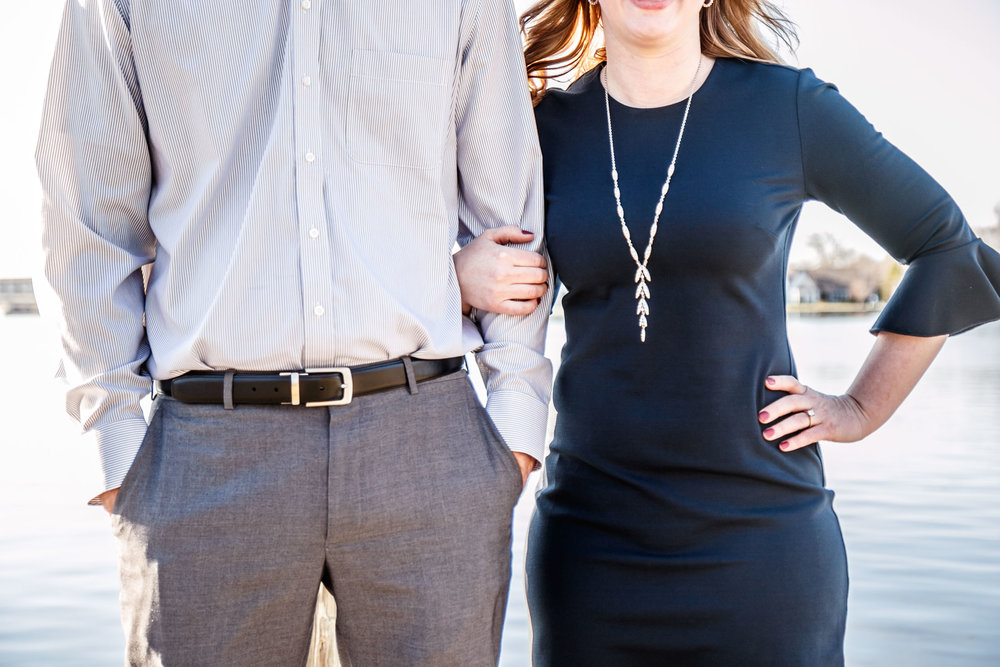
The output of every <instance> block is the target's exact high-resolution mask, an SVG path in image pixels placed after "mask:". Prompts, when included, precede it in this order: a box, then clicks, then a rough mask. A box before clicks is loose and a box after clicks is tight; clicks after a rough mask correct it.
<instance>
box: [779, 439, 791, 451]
mask: <svg viewBox="0 0 1000 667" xmlns="http://www.w3.org/2000/svg"><path fill="white" fill-rule="evenodd" d="M778 447H779V448H781V449H782V450H784V451H787V450H788V448H789V447H791V445H789V444H788V441H787V440H786V441H784V442H783V443H781V444H780V445H778Z"/></svg>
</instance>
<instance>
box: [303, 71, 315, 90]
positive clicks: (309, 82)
mask: <svg viewBox="0 0 1000 667" xmlns="http://www.w3.org/2000/svg"><path fill="white" fill-rule="evenodd" d="M312 82H313V80H312V77H311V76H309V75H308V74H306V75H305V76H303V77H302V85H303V86H305V87H306V88H308V87H309V86H311V85H312Z"/></svg>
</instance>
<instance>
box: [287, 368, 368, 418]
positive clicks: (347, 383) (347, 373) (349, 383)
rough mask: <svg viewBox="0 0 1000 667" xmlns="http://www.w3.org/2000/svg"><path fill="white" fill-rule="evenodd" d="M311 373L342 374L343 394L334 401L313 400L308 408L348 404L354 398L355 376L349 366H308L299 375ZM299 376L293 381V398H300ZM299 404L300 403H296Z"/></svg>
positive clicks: (307, 404)
mask: <svg viewBox="0 0 1000 667" xmlns="http://www.w3.org/2000/svg"><path fill="white" fill-rule="evenodd" d="M311 373H337V374H339V375H340V388H341V390H342V391H343V396H341V397H340V398H339V399H337V400H334V401H312V402H310V403H306V407H307V408H322V407H326V406H328V405H347V404H349V403H350V402H351V400H352V399H353V398H354V376H353V375H351V369H350V368H348V367H347V366H335V367H333V368H307V369H306V372H305V373H299V374H297V375H309V374H311ZM298 384H299V383H298V377H296V378H295V380H294V382H293V394H292V396H293V400H298ZM296 405H298V403H296Z"/></svg>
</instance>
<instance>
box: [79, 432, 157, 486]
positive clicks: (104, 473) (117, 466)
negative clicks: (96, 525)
mask: <svg viewBox="0 0 1000 667" xmlns="http://www.w3.org/2000/svg"><path fill="white" fill-rule="evenodd" d="M146 428H147V427H146V421H145V420H144V419H130V420H127V421H120V422H114V423H112V424H107V425H104V426H96V427H94V428H93V429H91V430H90V431H89V433H88V436H89V437H90V438H92V439H93V442H94V444H96V445H97V451H98V454H99V455H100V462H101V467H100V471H99V472H98V475H99V478H98V479H102V478H103V486H104V491H101V493H104V492H106V491H110V490H112V489H117V488H118V487H120V486H121V485H122V482H123V481H124V480H125V475H126V474H128V470H129V468H131V467H132V462H133V461H135V457H136V454H138V453H139V447H141V446H142V440H143V438H145V437H146ZM101 493H98V494H97V495H96V496H94V497H93V498H91V499H90V502H89V503H88V504H89V505H100V504H101V501H100V495H101Z"/></svg>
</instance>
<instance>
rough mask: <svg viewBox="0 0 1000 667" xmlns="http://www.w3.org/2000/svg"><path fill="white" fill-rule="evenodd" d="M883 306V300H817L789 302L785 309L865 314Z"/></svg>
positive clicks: (806, 312) (820, 313)
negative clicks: (871, 301)
mask: <svg viewBox="0 0 1000 667" xmlns="http://www.w3.org/2000/svg"><path fill="white" fill-rule="evenodd" d="M884 306H885V302H884V301H876V302H873V303H868V302H866V303H855V302H851V301H848V302H831V301H817V302H816V303H789V304H786V305H785V309H786V311H787V312H788V313H789V314H792V315H806V316H813V315H815V316H823V315H865V314H867V313H877V312H879V311H881V310H882V308H883V307H884Z"/></svg>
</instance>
